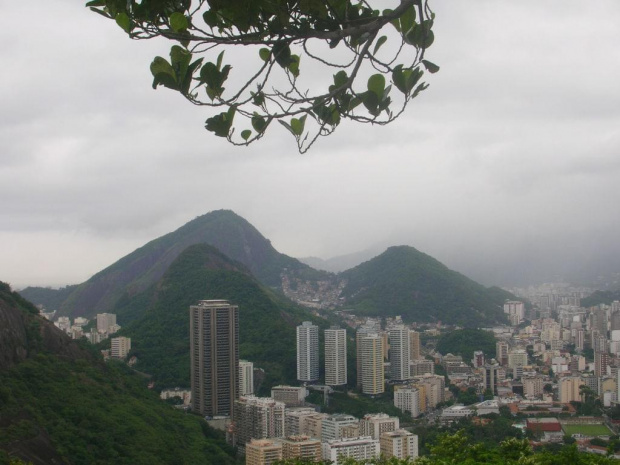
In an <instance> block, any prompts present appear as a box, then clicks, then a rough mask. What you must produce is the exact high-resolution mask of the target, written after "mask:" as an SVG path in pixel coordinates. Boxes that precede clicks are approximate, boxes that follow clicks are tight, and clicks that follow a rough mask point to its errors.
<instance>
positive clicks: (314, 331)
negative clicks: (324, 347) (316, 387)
mask: <svg viewBox="0 0 620 465" xmlns="http://www.w3.org/2000/svg"><path fill="white" fill-rule="evenodd" d="M297 379H298V380H299V381H302V382H305V383H313V382H315V381H318V380H319V328H318V326H315V325H313V324H312V323H311V322H309V321H304V322H303V323H302V324H301V325H299V326H297Z"/></svg>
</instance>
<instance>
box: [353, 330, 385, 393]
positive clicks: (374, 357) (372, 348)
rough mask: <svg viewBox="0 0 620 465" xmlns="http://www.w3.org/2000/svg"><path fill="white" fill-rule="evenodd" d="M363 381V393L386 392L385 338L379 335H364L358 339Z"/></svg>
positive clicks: (359, 376) (360, 375)
mask: <svg viewBox="0 0 620 465" xmlns="http://www.w3.org/2000/svg"><path fill="white" fill-rule="evenodd" d="M357 342H358V344H359V350H358V352H359V353H360V355H361V361H360V363H359V365H360V368H361V372H358V373H357V377H358V379H359V378H361V380H362V392H363V393H364V394H370V395H376V394H382V393H383V392H385V374H384V371H383V343H384V342H383V337H381V336H380V335H379V334H376V333H374V334H362V335H361V336H359V337H358V338H357Z"/></svg>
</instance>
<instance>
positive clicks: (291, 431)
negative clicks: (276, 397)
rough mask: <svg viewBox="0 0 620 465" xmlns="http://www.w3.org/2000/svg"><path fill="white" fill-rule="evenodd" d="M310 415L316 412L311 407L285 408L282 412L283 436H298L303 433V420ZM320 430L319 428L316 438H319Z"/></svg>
mask: <svg viewBox="0 0 620 465" xmlns="http://www.w3.org/2000/svg"><path fill="white" fill-rule="evenodd" d="M310 415H316V410H314V409H313V408H311V407H298V408H287V409H286V410H285V411H284V434H285V435H286V436H300V435H303V432H304V424H303V419H304V418H305V417H308V416H310ZM320 431H321V429H320V428H319V434H318V436H314V437H316V438H320V437H321V434H320Z"/></svg>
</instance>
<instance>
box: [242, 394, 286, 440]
mask: <svg viewBox="0 0 620 465" xmlns="http://www.w3.org/2000/svg"><path fill="white" fill-rule="evenodd" d="M284 409H285V406H284V404H283V403H282V402H278V401H276V400H273V399H272V398H271V397H255V396H242V397H239V399H238V400H236V401H235V408H234V416H233V423H234V431H235V437H236V444H237V446H239V447H241V448H243V447H244V446H245V445H246V444H247V443H248V442H250V439H262V438H282V437H284Z"/></svg>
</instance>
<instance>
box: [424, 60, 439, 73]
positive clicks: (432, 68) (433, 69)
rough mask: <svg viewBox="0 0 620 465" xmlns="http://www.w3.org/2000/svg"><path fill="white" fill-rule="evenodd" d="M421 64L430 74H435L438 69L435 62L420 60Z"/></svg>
mask: <svg viewBox="0 0 620 465" xmlns="http://www.w3.org/2000/svg"><path fill="white" fill-rule="evenodd" d="M422 64H423V65H424V67H425V68H426V69H427V71H428V72H429V73H431V74H435V73H436V72H437V71H439V66H437V65H436V64H435V63H432V62H430V61H428V60H422Z"/></svg>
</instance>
